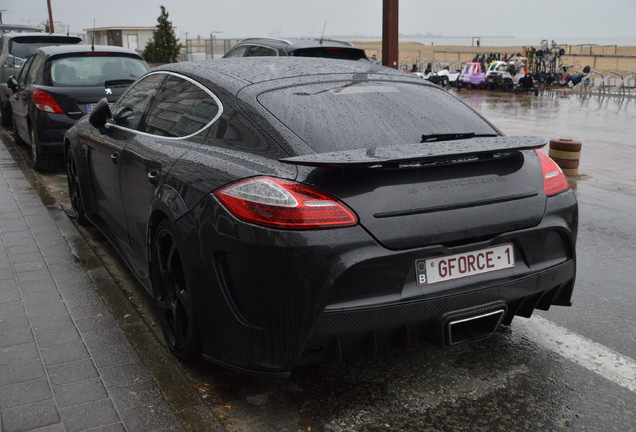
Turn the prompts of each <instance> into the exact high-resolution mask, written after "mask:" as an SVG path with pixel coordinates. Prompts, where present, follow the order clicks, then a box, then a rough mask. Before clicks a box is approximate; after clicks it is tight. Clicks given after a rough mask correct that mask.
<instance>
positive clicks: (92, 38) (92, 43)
mask: <svg viewBox="0 0 636 432" xmlns="http://www.w3.org/2000/svg"><path fill="white" fill-rule="evenodd" d="M91 50H92V51H93V52H95V18H93V34H92V35H91Z"/></svg>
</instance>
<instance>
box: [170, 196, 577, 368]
mask: <svg viewBox="0 0 636 432" xmlns="http://www.w3.org/2000/svg"><path fill="white" fill-rule="evenodd" d="M202 204H203V203H202ZM210 204H211V201H208V202H207V204H203V205H202V206H200V207H199V209H198V210H197V211H194V212H190V213H188V214H187V215H186V216H184V217H183V218H182V219H180V221H179V224H181V228H182V230H184V232H185V233H186V237H187V238H188V239H189V242H191V243H192V244H198V247H196V248H191V250H189V252H191V254H190V255H189V256H188V258H187V259H184V262H187V263H188V265H189V266H191V268H189V269H188V272H189V274H192V275H195V276H194V277H195V280H193V283H194V285H196V286H197V290H196V293H193V295H194V297H195V298H194V302H195V304H196V307H197V308H198V309H197V311H196V313H197V318H198V321H199V327H200V333H201V335H202V346H203V350H204V354H205V357H206V358H207V359H208V360H211V361H213V362H216V363H220V364H222V365H224V366H226V367H231V368H234V369H238V370H241V371H250V372H254V373H259V374H276V373H288V372H289V371H290V370H291V368H293V367H296V366H302V365H309V364H315V363H321V362H325V361H333V360H339V359H341V358H343V357H347V356H349V355H350V354H354V353H357V352H360V351H363V352H364V351H367V352H375V351H376V350H378V349H381V348H383V347H387V346H395V347H400V348H404V349H408V348H409V346H411V344H412V343H413V341H415V340H416V339H420V338H424V339H426V340H428V341H431V342H435V343H440V344H449V343H450V344H453V343H456V342H457V340H456V339H454V338H450V340H449V337H448V334H447V333H448V323H449V322H457V321H462V320H463V319H464V318H468V319H471V318H473V317H475V316H481V315H487V316H488V317H487V318H486V320H487V321H488V320H491V317H490V316H489V315H488V313H490V312H495V311H501V310H503V313H502V314H501V319H502V321H503V322H504V323H510V322H511V321H512V319H513V317H514V316H515V315H520V316H525V317H529V316H530V315H531V314H532V313H533V311H534V310H535V309H536V308H539V309H544V310H546V309H548V308H549V307H550V306H551V305H553V304H554V305H564V306H569V305H570V298H571V295H572V290H573V286H574V279H575V273H576V257H575V239H576V230H577V220H578V218H577V212H576V200H575V198H574V195H573V194H572V193H571V192H568V193H564V194H561V195H558V196H556V197H553V199H551V200H550V204H549V205H548V208H547V211H546V215H545V216H544V218H543V220H542V222H541V223H540V224H539V225H538V226H535V227H532V228H528V229H524V230H517V231H511V232H506V233H502V234H499V235H496V236H493V237H490V238H488V239H484V238H481V239H479V240H478V241H473V242H466V243H463V244H455V245H452V246H450V245H439V244H437V245H431V246H427V247H420V248H411V249H407V250H399V251H395V250H389V249H386V248H384V247H382V246H381V245H380V244H378V243H377V242H376V241H375V240H374V239H372V238H371V237H370V236H369V234H368V233H367V232H366V231H365V230H364V229H363V228H362V227H360V226H356V227H351V228H343V229H334V230H324V231H321V230H318V231H308V232H290V231H279V230H270V229H263V228H258V227H253V226H250V225H248V224H244V223H242V222H239V221H236V219H234V218H233V217H232V216H230V215H229V214H227V213H226V212H225V211H223V210H220V209H219V208H218V207H215V206H214V205H211V206H210ZM213 209H214V210H213ZM197 221H206V222H205V223H204V224H203V226H202V227H201V226H199V224H198V222H197ZM188 227H191V228H188ZM508 243H510V244H513V245H514V254H515V262H516V263H515V267H514V268H508V269H505V270H501V271H497V272H494V273H487V274H480V275H475V276H471V277H469V278H462V279H456V280H451V281H447V282H442V283H435V284H432V285H426V286H419V285H418V283H417V281H416V262H417V261H418V260H420V259H423V258H428V257H437V256H441V255H451V254H457V253H463V252H467V251H471V250H479V249H483V248H486V247H489V246H494V245H501V244H508ZM496 313H497V314H499V312H496ZM492 320H494V318H492ZM498 323H499V321H498V320H496V321H495V324H498ZM495 327H496V326H495ZM493 330H494V328H493ZM479 336H481V334H477V337H479Z"/></svg>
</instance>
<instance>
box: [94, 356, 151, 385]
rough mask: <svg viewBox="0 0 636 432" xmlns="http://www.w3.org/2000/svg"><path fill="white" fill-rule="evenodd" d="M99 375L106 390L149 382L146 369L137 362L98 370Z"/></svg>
mask: <svg viewBox="0 0 636 432" xmlns="http://www.w3.org/2000/svg"><path fill="white" fill-rule="evenodd" d="M99 373H100V374H101V376H102V379H103V380H104V384H105V385H106V388H108V389H110V388H113V387H122V386H126V385H131V384H134V383H137V382H142V381H149V380H151V378H150V374H149V373H148V371H147V370H146V368H144V366H143V365H142V364H141V363H140V362H138V361H136V362H133V363H126V364H123V365H116V366H108V367H104V368H100V369H99Z"/></svg>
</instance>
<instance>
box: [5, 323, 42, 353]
mask: <svg viewBox="0 0 636 432" xmlns="http://www.w3.org/2000/svg"><path fill="white" fill-rule="evenodd" d="M31 342H34V339H33V333H32V332H31V329H30V328H29V327H22V328H18V329H15V330H9V331H3V332H0V348H5V347H8V346H11V345H22V344H25V343H31Z"/></svg>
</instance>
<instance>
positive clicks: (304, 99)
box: [258, 80, 498, 153]
mask: <svg viewBox="0 0 636 432" xmlns="http://www.w3.org/2000/svg"><path fill="white" fill-rule="evenodd" d="M258 101H259V102H260V103H261V105H262V106H263V107H264V108H266V109H267V110H268V111H269V112H271V113H272V114H273V115H274V116H275V117H276V118H278V119H279V120H280V121H281V122H282V123H283V124H284V125H285V126H286V127H288V128H289V129H291V131H292V132H294V133H295V134H296V135H298V136H299V137H300V138H301V139H302V140H303V141H305V142H306V143H307V144H308V145H309V146H310V147H312V148H313V149H314V150H315V151H316V152H318V153H322V152H330V151H339V150H352V149H358V148H372V147H383V146H389V145H401V144H409V143H419V142H420V141H421V139H422V135H430V134H445V133H470V132H473V133H475V134H498V132H497V131H496V130H495V129H494V128H493V127H492V126H491V125H490V124H489V123H488V122H487V121H486V120H484V119H483V118H482V117H481V116H480V115H479V114H477V113H476V112H475V111H473V110H472V109H471V108H469V107H468V106H466V105H465V104H464V103H463V102H461V101H459V100H458V99H457V98H455V97H454V96H452V95H450V94H448V93H447V92H446V91H445V90H442V89H439V88H437V87H434V86H429V85H425V84H413V83H406V82H389V81H355V80H353V81H339V82H330V83H319V84H309V85H303V86H294V87H286V88H281V89H277V90H273V91H269V92H266V93H263V94H261V95H259V96H258Z"/></svg>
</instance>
